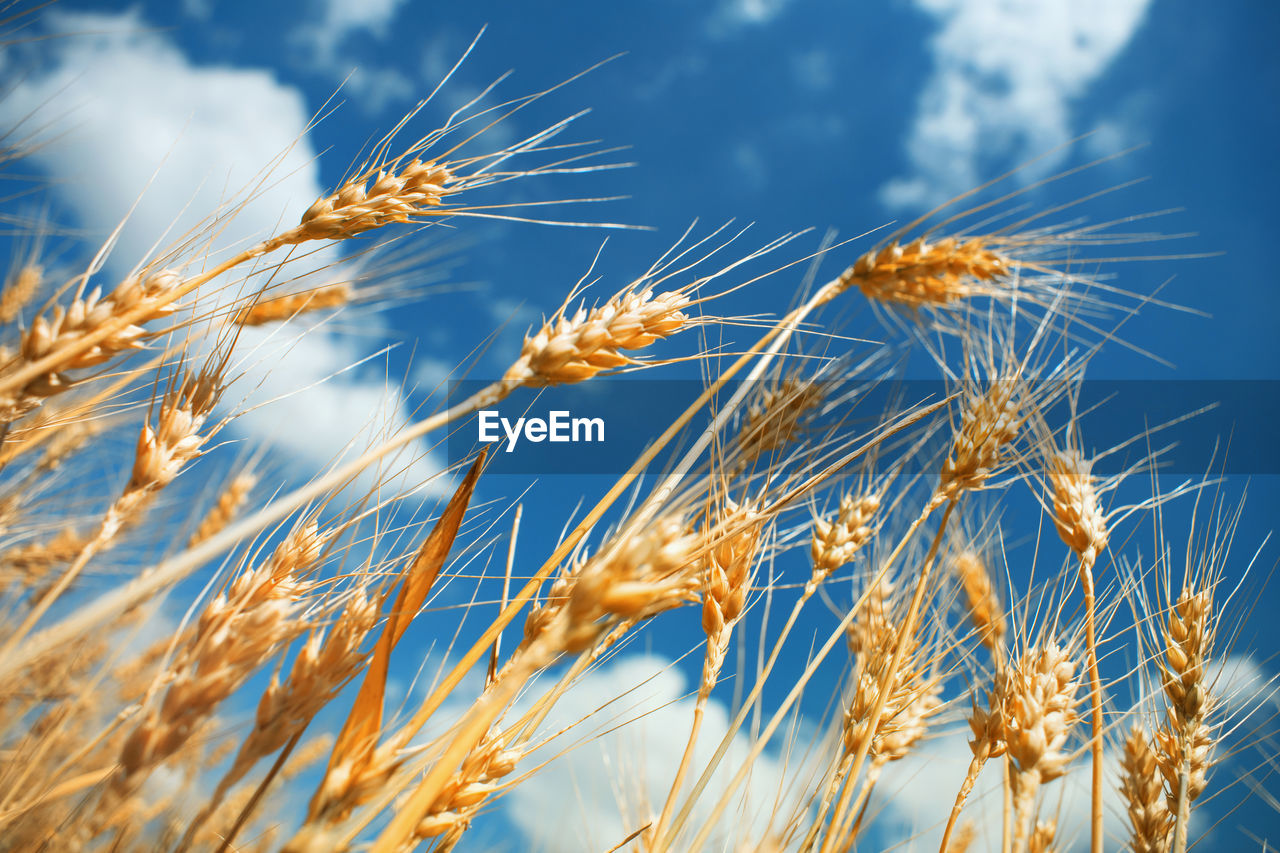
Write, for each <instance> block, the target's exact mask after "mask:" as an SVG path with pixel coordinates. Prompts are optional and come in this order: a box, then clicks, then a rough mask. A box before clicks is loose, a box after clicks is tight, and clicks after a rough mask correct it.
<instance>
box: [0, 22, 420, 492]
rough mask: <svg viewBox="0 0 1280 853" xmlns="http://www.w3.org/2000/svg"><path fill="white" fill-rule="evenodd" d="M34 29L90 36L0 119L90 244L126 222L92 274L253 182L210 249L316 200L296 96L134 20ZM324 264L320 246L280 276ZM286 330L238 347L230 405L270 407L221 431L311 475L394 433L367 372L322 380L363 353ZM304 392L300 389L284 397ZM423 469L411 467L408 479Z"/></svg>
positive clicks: (391, 413)
mask: <svg viewBox="0 0 1280 853" xmlns="http://www.w3.org/2000/svg"><path fill="white" fill-rule="evenodd" d="M47 19H48V22H49V25H50V26H51V28H53V29H54V30H55V31H60V32H75V33H91V34H92V35H77V36H75V37H72V38H65V39H61V40H58V41H56V42H52V43H50V44H51V45H52V48H51V50H52V54H51V61H50V62H49V63H47V64H46V65H45V66H43V67H42V68H40V69H39V70H38V71H36V72H34V73H31V74H29V75H27V76H26V77H24V78H23V79H22V80H21V81H20V82H19V83H17V85H15V86H14V87H13V89H12V90H11V91H10V92H9V94H8V95H7V97H6V98H4V99H3V101H0V114H2V115H0V119H2V120H3V121H5V122H8V123H10V124H12V123H15V122H18V121H20V120H22V119H23V117H24V116H27V115H28V114H32V116H33V117H32V118H31V119H30V120H28V121H27V122H26V124H25V125H24V126H26V127H29V128H33V129H34V128H37V127H42V126H44V125H46V124H47V125H48V127H49V131H50V132H49V139H48V141H47V143H46V144H45V145H44V146H43V147H40V148H39V149H37V150H36V151H35V152H34V153H33V154H32V159H33V161H34V162H35V163H36V164H37V165H38V166H39V167H40V168H41V169H43V170H44V171H45V172H46V173H47V174H48V175H49V176H50V177H51V178H52V179H53V192H54V193H55V194H56V196H57V198H58V199H59V200H60V202H61V203H62V204H63V205H64V206H65V207H66V208H67V209H68V210H70V211H71V212H72V213H73V214H74V215H75V217H76V218H77V219H78V220H79V224H80V226H81V227H82V228H83V229H84V230H85V231H87V232H88V233H89V234H91V235H98V236H99V237H102V236H105V235H107V234H108V233H110V232H111V230H112V229H114V228H115V227H116V225H117V224H118V223H120V222H121V221H124V220H126V219H127V223H126V225H125V227H124V228H123V230H122V231H121V232H120V236H119V240H118V242H117V244H116V246H115V248H114V250H113V251H112V254H111V255H110V257H109V258H108V261H107V269H106V273H105V274H106V275H108V276H112V277H117V278H118V277H120V276H122V275H124V274H126V273H128V272H129V271H130V270H131V269H132V268H133V266H134V265H135V264H138V263H139V262H141V261H143V260H144V259H146V258H147V257H148V256H149V255H150V254H152V253H153V251H154V250H155V249H156V248H157V245H159V246H164V245H166V244H168V243H170V242H171V241H173V240H174V239H176V238H178V237H179V236H181V235H182V234H184V233H185V232H187V231H188V230H189V229H191V228H194V227H196V226H197V225H199V224H200V221H201V220H202V218H203V217H205V216H207V215H209V214H210V213H212V212H214V211H217V210H218V209H219V208H220V206H222V205H224V204H226V203H227V202H228V201H229V200H230V199H231V198H233V197H235V196H236V194H237V193H240V192H241V191H243V190H244V189H245V188H246V187H249V186H252V185H255V184H257V183H258V182H259V180H260V179H261V177H262V170H263V169H264V168H265V167H268V166H270V167H271V173H270V175H268V176H267V177H266V179H265V181H263V182H262V185H261V188H260V189H258V190H256V191H255V192H254V193H253V195H252V198H251V199H250V200H249V201H248V202H247V203H246V204H245V205H244V206H243V208H242V209H240V210H239V211H238V213H237V214H236V215H235V216H234V217H229V218H226V219H224V220H222V221H220V222H219V236H218V241H217V242H218V245H219V246H224V247H227V246H236V245H244V244H246V243H248V242H249V241H251V240H254V239H260V238H261V237H263V236H264V235H266V234H269V233H271V232H272V231H274V230H276V228H277V227H278V226H279V224H280V223H281V222H293V221H296V220H297V217H298V216H299V215H300V213H301V211H303V210H305V209H306V208H307V207H308V206H309V205H310V204H311V202H312V201H314V200H315V198H316V197H317V196H318V195H319V194H320V192H321V187H320V184H319V177H318V168H317V163H316V161H315V152H314V151H313V149H312V147H311V143H310V141H309V139H308V138H307V136H306V125H307V121H308V118H309V115H308V111H307V107H306V104H305V103H304V100H303V98H302V96H301V94H300V93H299V92H298V91H297V90H296V89H293V88H291V87H289V86H285V85H283V84H281V83H280V82H279V81H277V80H276V79H275V78H274V77H273V76H272V75H271V74H270V73H269V72H266V71H262V70H252V69H243V68H230V67H221V66H211V67H206V66H197V65H193V64H192V63H191V62H190V61H189V60H188V59H187V57H186V56H184V55H183V54H182V52H181V51H180V50H179V49H178V48H177V47H176V46H175V45H174V44H173V43H172V42H171V41H170V40H169V39H168V38H166V37H165V36H164V35H162V34H160V33H157V32H155V31H154V30H150V29H148V27H147V25H146V22H145V21H143V20H142V19H141V18H140V17H139V16H138V15H137V14H136V13H125V14H121V15H105V14H79V13H76V14H71V13H62V14H54V13H50V14H49V15H48V16H47ZM339 263H340V258H339V256H338V254H337V252H336V251H335V250H334V249H333V248H332V247H325V246H322V247H320V248H318V249H317V250H316V251H314V252H313V253H312V254H310V255H309V256H308V257H307V258H306V259H305V260H303V261H302V262H301V266H300V267H297V268H294V273H293V274H297V273H298V272H302V271H304V270H305V269H311V270H313V271H314V270H321V269H323V268H326V267H329V266H330V265H334V264H339ZM365 326H366V328H367V324H365ZM300 331H301V329H299V328H285V329H282V330H277V331H276V332H274V333H272V332H269V331H264V330H250V331H249V332H248V333H247V334H246V335H245V337H244V339H243V340H242V342H241V343H242V346H241V351H242V352H246V353H248V354H247V355H246V357H245V361H244V365H243V369H246V370H247V371H248V373H247V375H246V376H245V377H243V379H242V380H241V382H240V383H239V384H238V385H237V386H235V388H233V390H232V392H231V396H234V395H235V394H236V393H237V392H240V393H243V392H244V391H245V390H247V389H250V388H253V387H255V386H257V393H256V394H254V395H253V397H252V399H251V400H250V401H249V402H250V403H253V402H256V401H262V400H267V399H272V398H281V399H280V400H279V401H278V402H277V403H275V404H273V405H271V406H269V407H265V408H262V409H259V410H257V411H255V412H252V413H251V414H249V415H247V416H246V417H243V418H241V419H239V420H237V421H236V422H235V423H234V424H233V429H236V430H239V431H240V433H241V434H242V435H248V436H250V437H252V438H254V439H255V440H257V441H273V442H274V443H275V446H276V447H277V448H278V451H279V452H281V453H284V454H286V455H288V456H291V457H292V459H293V460H294V461H297V462H299V463H302V464H303V465H304V466H305V470H308V471H314V470H315V469H316V467H317V466H320V465H324V464H325V463H327V462H328V461H330V460H331V459H332V458H333V456H334V455H335V454H337V453H338V452H340V451H341V450H342V449H343V448H344V446H345V445H346V444H347V442H348V441H349V440H350V439H351V438H352V437H353V436H354V435H356V434H357V433H360V432H361V431H362V430H368V429H369V428H373V429H378V428H381V427H383V426H384V425H385V424H386V423H387V422H388V421H392V420H395V419H397V418H398V417H399V416H400V414H401V408H402V407H401V404H400V400H399V395H398V393H397V388H396V387H394V386H389V385H388V383H387V382H386V381H385V379H384V377H382V376H379V375H377V374H376V372H375V371H374V370H373V369H372V368H365V369H357V370H355V371H349V372H346V373H343V374H342V375H340V376H338V377H336V378H333V379H329V378H327V377H329V376H330V375H331V374H334V373H336V372H338V371H340V370H342V369H343V368H345V367H347V366H349V365H351V364H353V363H355V362H357V361H359V360H360V359H361V358H362V357H363V355H364V352H363V348H364V347H367V346H368V343H367V341H365V342H357V341H355V340H353V339H351V338H347V337H343V336H340V335H337V334H331V333H329V332H327V331H326V330H324V329H320V330H317V331H316V332H314V333H312V334H309V335H307V336H305V337H300V336H299V335H300ZM371 374H372V375H371ZM305 386H313V387H310V388H308V390H305V391H303V392H301V393H298V394H295V395H293V396H285V395H287V394H288V393H289V392H291V391H294V390H295V389H298V388H303V387H305ZM366 435H368V433H367V432H366ZM433 470H434V466H432V465H430V464H428V463H425V462H424V463H423V464H422V465H419V466H417V467H416V468H415V470H414V475H415V476H418V477H425V476H427V475H428V474H430V473H431V472H432V471H433Z"/></svg>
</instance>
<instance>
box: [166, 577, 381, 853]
mask: <svg viewBox="0 0 1280 853" xmlns="http://www.w3.org/2000/svg"><path fill="white" fill-rule="evenodd" d="M343 598H344V599H345V601H344V603H343V605H342V606H341V610H340V611H338V613H337V615H336V616H335V618H334V620H333V624H332V625H331V626H330V627H329V629H328V630H327V631H324V630H314V629H313V630H312V632H311V635H310V636H309V637H308V638H307V641H306V642H305V643H303V645H302V648H301V649H299V650H298V653H297V655H296V656H295V657H294V659H293V664H292V666H291V667H290V670H289V675H288V677H287V678H285V679H284V680H283V681H281V680H280V678H279V676H278V675H273V676H272V678H271V682H270V683H269V684H268V685H267V686H266V688H265V689H264V690H263V691H262V695H261V696H260V697H259V698H258V708H257V712H256V714H255V717H254V725H253V728H252V729H251V730H250V731H249V734H248V735H246V736H245V738H244V740H243V741H242V742H241V744H240V749H239V751H238V752H237V753H236V756H235V760H234V761H233V762H232V763H231V767H230V768H229V769H228V770H227V771H226V773H225V774H224V775H223V777H222V779H221V780H220V781H219V782H218V787H217V788H216V790H215V791H214V792H213V793H212V794H211V795H210V796H209V798H208V801H207V802H206V804H205V805H204V807H203V808H202V809H201V811H200V814H199V815H197V817H196V818H195V819H194V820H192V821H191V824H190V826H189V827H188V828H187V831H186V833H185V834H184V836H183V837H184V840H188V841H189V840H190V839H191V838H192V837H193V835H194V833H195V831H196V830H197V829H198V828H199V826H200V825H202V824H203V823H205V822H206V820H207V821H209V822H210V824H211V825H212V820H213V815H214V812H215V810H216V809H217V808H218V807H219V805H220V804H221V803H222V801H223V799H224V797H226V795H227V792H228V791H230V790H231V788H232V787H234V786H235V784H236V783H237V782H239V781H240V780H241V779H242V778H243V777H244V775H245V774H246V773H248V772H249V771H250V770H251V769H252V768H253V767H254V765H255V764H257V763H258V761H259V760H261V759H262V758H263V757H265V756H268V755H270V754H271V753H273V752H275V751H276V750H278V749H281V748H282V747H284V746H285V745H286V744H287V743H289V742H290V740H291V739H293V738H295V737H297V736H300V735H301V734H302V732H303V731H304V730H305V729H306V727H307V726H308V725H309V724H310V723H311V721H312V720H313V719H314V718H315V716H316V714H318V713H319V712H320V710H321V709H322V708H324V707H325V706H326V705H328V704H329V702H331V701H332V700H333V699H334V697H335V696H337V694H338V691H339V690H341V689H342V687H343V686H344V685H346V684H347V682H348V681H350V680H351V679H352V678H353V677H355V675H356V674H357V673H358V672H359V670H360V668H361V666H363V664H364V662H365V659H366V653H365V652H364V651H363V649H362V646H363V644H364V641H365V638H366V637H367V636H368V635H369V632H370V631H372V629H373V626H374V624H375V623H376V622H377V620H378V606H377V602H376V601H374V600H373V599H372V598H370V597H369V596H368V595H366V594H365V591H364V589H362V588H357V589H354V590H351V591H350V592H347V593H345V594H344V595H343ZM245 805H246V806H247V805H248V804H247V803H245Z"/></svg>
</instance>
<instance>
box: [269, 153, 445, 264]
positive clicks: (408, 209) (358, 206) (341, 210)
mask: <svg viewBox="0 0 1280 853" xmlns="http://www.w3.org/2000/svg"><path fill="white" fill-rule="evenodd" d="M467 185H468V182H467V180H466V179H465V178H463V177H461V176H459V175H457V174H455V173H454V171H453V168H452V167H451V166H450V165H448V164H445V163H437V162H435V161H433V160H427V161H423V160H420V159H417V158H414V159H413V160H410V161H409V162H407V163H403V164H400V163H393V164H389V165H388V166H387V167H386V168H379V169H376V170H370V171H368V172H364V173H362V174H359V175H357V176H356V177H354V178H351V179H350V180H348V181H346V182H345V183H344V184H343V185H342V186H340V187H338V189H337V190H336V191H335V192H333V193H331V194H330V195H327V196H324V197H323V198H320V199H317V200H316V202H315V203H314V204H312V205H311V207H309V208H307V211H306V213H304V214H302V220H301V221H300V222H299V223H298V225H297V226H295V227H294V228H292V229H290V230H289V231H285V232H284V233H282V234H278V235H276V236H275V237H273V238H271V239H270V240H268V241H267V242H266V244H265V247H264V251H266V252H270V251H273V250H275V249H277V248H280V247H281V246H289V245H293V244H295V243H305V242H307V241H309V240H344V239H346V238H348V237H354V236H356V235H357V234H363V233H364V232H366V231H371V230H373V229H374V228H381V227H382V226H384V225H391V224H393V223H405V222H412V221H413V220H414V219H417V218H421V217H426V216H430V215H432V214H433V213H434V214H435V215H439V214H440V213H443V212H447V211H441V210H440V207H441V205H442V204H443V203H444V200H445V198H446V197H448V196H450V195H454V194H456V193H458V192H460V191H462V190H463V189H464V188H465V187H466V186H467Z"/></svg>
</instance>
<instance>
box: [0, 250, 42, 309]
mask: <svg viewBox="0 0 1280 853" xmlns="http://www.w3.org/2000/svg"><path fill="white" fill-rule="evenodd" d="M43 283H44V267H42V266H41V265H40V264H38V263H25V264H23V265H22V266H20V267H18V269H17V271H16V272H14V273H13V274H12V275H10V276H9V277H8V278H6V279H5V282H4V290H3V291H0V323H12V322H13V321H14V320H16V319H18V317H19V316H20V315H21V314H22V309H23V308H25V307H27V304H28V303H30V302H31V300H32V299H34V298H35V295H36V294H37V293H39V292H40V286H41V284H43Z"/></svg>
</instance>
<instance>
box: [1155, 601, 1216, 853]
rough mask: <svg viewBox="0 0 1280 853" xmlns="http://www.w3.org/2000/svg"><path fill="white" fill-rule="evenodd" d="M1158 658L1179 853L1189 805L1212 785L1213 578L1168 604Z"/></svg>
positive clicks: (1159, 738) (1162, 760)
mask: <svg viewBox="0 0 1280 853" xmlns="http://www.w3.org/2000/svg"><path fill="white" fill-rule="evenodd" d="M1163 628H1164V630H1163V634H1164V648H1163V656H1162V658H1159V659H1158V661H1159V668H1160V674H1161V677H1162V681H1163V688H1164V695H1165V708H1166V720H1165V723H1164V725H1163V726H1161V727H1160V728H1159V729H1158V730H1157V731H1156V735H1155V741H1156V763H1157V766H1158V767H1159V768H1160V774H1161V775H1162V776H1163V777H1164V781H1165V786H1166V792H1167V795H1168V806H1169V812H1170V813H1171V814H1172V815H1173V817H1174V821H1175V825H1174V838H1173V843H1172V849H1173V850H1174V851H1176V853H1181V851H1183V850H1185V849H1186V845H1187V832H1188V823H1189V822H1190V815H1191V803H1192V802H1193V801H1195V800H1196V798H1198V797H1199V796H1200V795H1201V794H1202V793H1204V790H1205V787H1206V785H1207V784H1208V779H1207V777H1208V772H1209V767H1210V764H1211V761H1212V754H1213V748H1214V746H1215V744H1216V742H1217V735H1216V732H1215V731H1214V729H1213V728H1212V727H1211V726H1210V725H1209V724H1208V723H1207V722H1206V721H1207V718H1208V716H1209V714H1210V712H1211V711H1212V710H1213V706H1214V703H1215V700H1214V697H1213V696H1212V694H1211V693H1210V692H1209V683H1208V680H1207V675H1206V672H1205V667H1206V664H1207V662H1208V660H1209V656H1210V654H1211V650H1212V647H1213V640H1214V634H1215V630H1216V621H1215V614H1214V600H1213V579H1208V580H1200V579H1197V581H1196V582H1194V583H1189V584H1187V585H1186V586H1184V587H1183V588H1182V591H1181V592H1180V593H1179V594H1178V597H1177V599H1176V600H1175V601H1174V602H1173V604H1172V606H1171V607H1170V608H1169V612H1168V617H1167V621H1166V622H1165V624H1164V626H1163Z"/></svg>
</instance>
